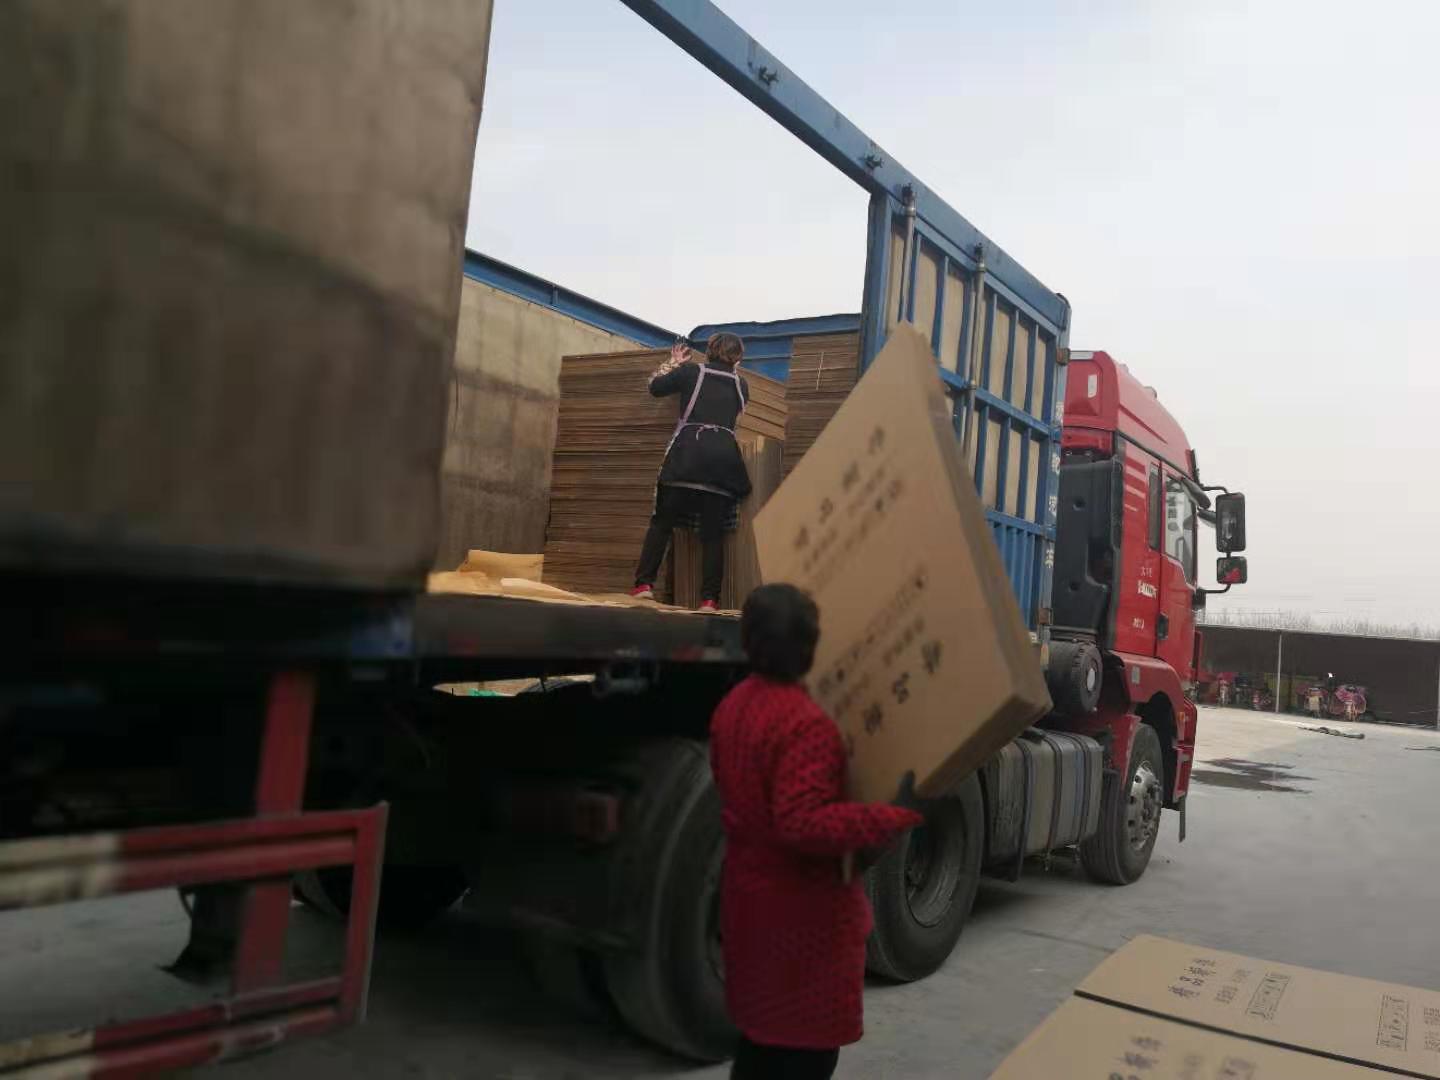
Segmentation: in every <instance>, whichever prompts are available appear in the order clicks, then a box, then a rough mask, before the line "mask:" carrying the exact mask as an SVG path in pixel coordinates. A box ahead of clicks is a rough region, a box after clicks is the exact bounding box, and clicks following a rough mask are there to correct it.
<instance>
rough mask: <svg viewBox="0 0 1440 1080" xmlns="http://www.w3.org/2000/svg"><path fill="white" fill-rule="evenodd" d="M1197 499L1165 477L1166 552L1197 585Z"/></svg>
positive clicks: (1190, 580)
mask: <svg viewBox="0 0 1440 1080" xmlns="http://www.w3.org/2000/svg"><path fill="white" fill-rule="evenodd" d="M1195 548H1196V543H1195V500H1194V499H1192V498H1191V497H1190V493H1189V492H1188V491H1186V490H1185V487H1184V485H1183V484H1181V483H1180V481H1179V480H1178V479H1177V478H1176V477H1173V476H1167V477H1166V478H1165V553H1166V554H1167V555H1169V556H1170V557H1171V558H1173V559H1174V560H1175V561H1176V562H1178V563H1179V564H1180V565H1181V567H1182V568H1183V569H1184V571H1185V580H1186V582H1188V583H1189V584H1191V585H1194V584H1195V555H1196V551H1195Z"/></svg>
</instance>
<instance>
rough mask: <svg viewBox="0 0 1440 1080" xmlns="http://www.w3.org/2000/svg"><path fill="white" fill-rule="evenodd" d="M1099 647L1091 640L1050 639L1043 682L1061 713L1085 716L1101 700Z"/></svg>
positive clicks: (1093, 709) (1092, 710)
mask: <svg viewBox="0 0 1440 1080" xmlns="http://www.w3.org/2000/svg"><path fill="white" fill-rule="evenodd" d="M1101 678H1102V668H1101V660H1100V650H1099V649H1097V648H1096V647H1095V644H1094V643H1093V642H1090V641H1052V642H1051V643H1050V662H1049V663H1048V664H1047V665H1046V666H1045V685H1046V686H1047V687H1048V688H1049V690H1050V698H1051V700H1052V701H1053V702H1054V703H1055V711H1056V712H1057V713H1059V714H1060V715H1061V716H1086V715H1088V714H1089V713H1092V712H1094V711H1095V707H1096V706H1097V705H1099V704H1100V683H1101Z"/></svg>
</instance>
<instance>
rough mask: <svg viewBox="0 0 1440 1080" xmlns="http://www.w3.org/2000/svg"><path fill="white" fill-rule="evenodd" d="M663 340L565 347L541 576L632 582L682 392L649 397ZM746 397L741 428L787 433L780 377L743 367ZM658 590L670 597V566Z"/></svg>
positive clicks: (586, 583) (557, 580) (767, 434)
mask: <svg viewBox="0 0 1440 1080" xmlns="http://www.w3.org/2000/svg"><path fill="white" fill-rule="evenodd" d="M668 355H669V352H668V350H662V349H646V350H641V351H635V352H621V353H603V354H599V355H594V356H567V357H565V358H564V359H563V360H562V362H561V365H560V409H559V422H558V425H557V429H556V435H555V458H554V469H553V472H552V476H551V483H550V523H549V528H548V529H547V531H546V537H545V580H546V581H547V582H548V583H550V584H553V585H557V586H559V587H561V588H564V589H571V590H575V591H577V592H583V593H616V592H623V591H624V590H626V589H628V588H629V587H630V586H631V585H632V584H633V578H634V573H635V563H636V560H637V559H638V558H639V556H640V543H641V541H642V540H643V539H644V537H645V527H646V525H647V524H648V523H649V520H650V513H651V510H652V509H653V508H654V502H655V479H656V477H657V475H658V474H659V472H660V465H661V463H662V462H663V461H664V459H665V448H666V446H667V445H668V444H669V442H670V436H671V434H672V433H673V432H674V430H675V422H676V420H677V419H678V417H679V412H680V410H681V409H682V408H683V407H684V404H685V403H684V402H683V401H679V400H677V398H676V397H668V398H653V397H651V396H650V393H649V384H650V376H651V375H652V374H654V372H655V369H656V368H658V367H659V366H660V365H661V364H662V363H663V362H664V361H665V360H666V358H667V357H668ZM741 370H742V373H743V374H744V375H745V377H746V380H747V381H748V383H749V385H750V402H749V406H748V407H747V408H746V410H745V413H744V414H743V415H742V417H741V419H740V424H739V434H741V435H742V436H761V437H764V438H767V439H774V440H776V441H780V440H783V439H784V437H785V422H786V394H785V386H784V384H782V383H779V382H776V381H775V380H773V379H767V378H765V377H764V376H761V375H757V374H755V373H754V372H747V371H744V369H743V368H742V369H741ZM656 585H657V587H656V594H657V596H658V597H659V598H660V599H661V600H665V599H668V598H669V596H670V595H671V589H670V588H669V585H668V574H667V573H666V572H664V571H662V573H661V580H660V581H659V582H657V583H656Z"/></svg>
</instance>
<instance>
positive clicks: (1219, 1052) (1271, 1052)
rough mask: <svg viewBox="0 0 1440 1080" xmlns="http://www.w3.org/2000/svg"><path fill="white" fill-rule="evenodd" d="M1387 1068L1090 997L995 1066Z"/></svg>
mask: <svg viewBox="0 0 1440 1080" xmlns="http://www.w3.org/2000/svg"><path fill="white" fill-rule="evenodd" d="M1386 1075H1387V1074H1386V1073H1383V1072H1379V1071H1378V1070H1375V1069H1367V1068H1360V1067H1357V1066H1354V1065H1347V1064H1344V1063H1342V1062H1338V1061H1331V1060H1330V1059H1328V1058H1319V1057H1315V1056H1314V1055H1312V1054H1304V1053H1300V1052H1298V1051H1294V1050H1285V1049H1280V1048H1278V1047H1274V1046H1266V1045H1265V1044H1263V1043H1254V1042H1248V1041H1246V1040H1243V1039H1236V1038H1234V1037H1232V1036H1229V1035H1218V1034H1216V1033H1214V1032H1211V1031H1205V1030H1202V1029H1200V1028H1195V1027H1190V1026H1188V1025H1186V1024H1177V1023H1175V1022H1174V1021H1171V1020H1162V1019H1159V1018H1157V1017H1153V1016H1146V1015H1143V1014H1141V1013H1136V1012H1131V1011H1129V1010H1126V1009H1117V1008H1115V1007H1114V1006H1111V1005H1102V1004H1100V1003H1099V1002H1095V1001H1086V1000H1084V999H1082V998H1071V999H1070V1000H1069V1001H1067V1002H1066V1003H1065V1004H1064V1005H1061V1006H1060V1008H1059V1009H1057V1010H1056V1011H1055V1012H1053V1013H1052V1014H1051V1015H1050V1018H1049V1019H1047V1020H1046V1021H1045V1022H1044V1023H1043V1024H1041V1025H1040V1026H1039V1027H1038V1028H1036V1029H1035V1030H1034V1031H1032V1032H1031V1033H1030V1035H1029V1037H1028V1038H1027V1039H1026V1040H1025V1041H1024V1042H1023V1043H1021V1044H1020V1046H1019V1047H1018V1048H1017V1049H1016V1050H1015V1052H1014V1053H1012V1054H1011V1055H1010V1056H1009V1057H1007V1058H1006V1059H1005V1060H1004V1061H1003V1062H1002V1063H1001V1065H1000V1067H999V1068H998V1069H996V1070H995V1072H993V1073H991V1077H992V1080H1052V1078H1055V1077H1063V1076H1074V1077H1095V1078H1096V1080H1113V1078H1115V1077H1120V1078H1121V1080H1130V1078H1131V1077H1136V1078H1138V1080H1151V1078H1153V1080H1181V1078H1184V1080H1357V1078H1361V1077H1372V1078H1375V1080H1378V1078H1380V1077H1383V1076H1386Z"/></svg>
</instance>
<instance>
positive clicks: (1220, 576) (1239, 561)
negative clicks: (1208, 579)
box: [1215, 555, 1250, 586]
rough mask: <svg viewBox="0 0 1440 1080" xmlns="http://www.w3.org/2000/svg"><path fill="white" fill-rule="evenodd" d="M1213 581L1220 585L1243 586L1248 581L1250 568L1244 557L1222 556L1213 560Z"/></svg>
mask: <svg viewBox="0 0 1440 1080" xmlns="http://www.w3.org/2000/svg"><path fill="white" fill-rule="evenodd" d="M1215 580H1216V581H1218V582H1219V583H1220V584H1221V585H1225V586H1230V585H1244V584H1245V583H1246V582H1247V581H1249V580H1250V568H1249V566H1248V565H1247V564H1246V562H1245V556H1244V555H1222V556H1220V558H1218V559H1216V560H1215Z"/></svg>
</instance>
